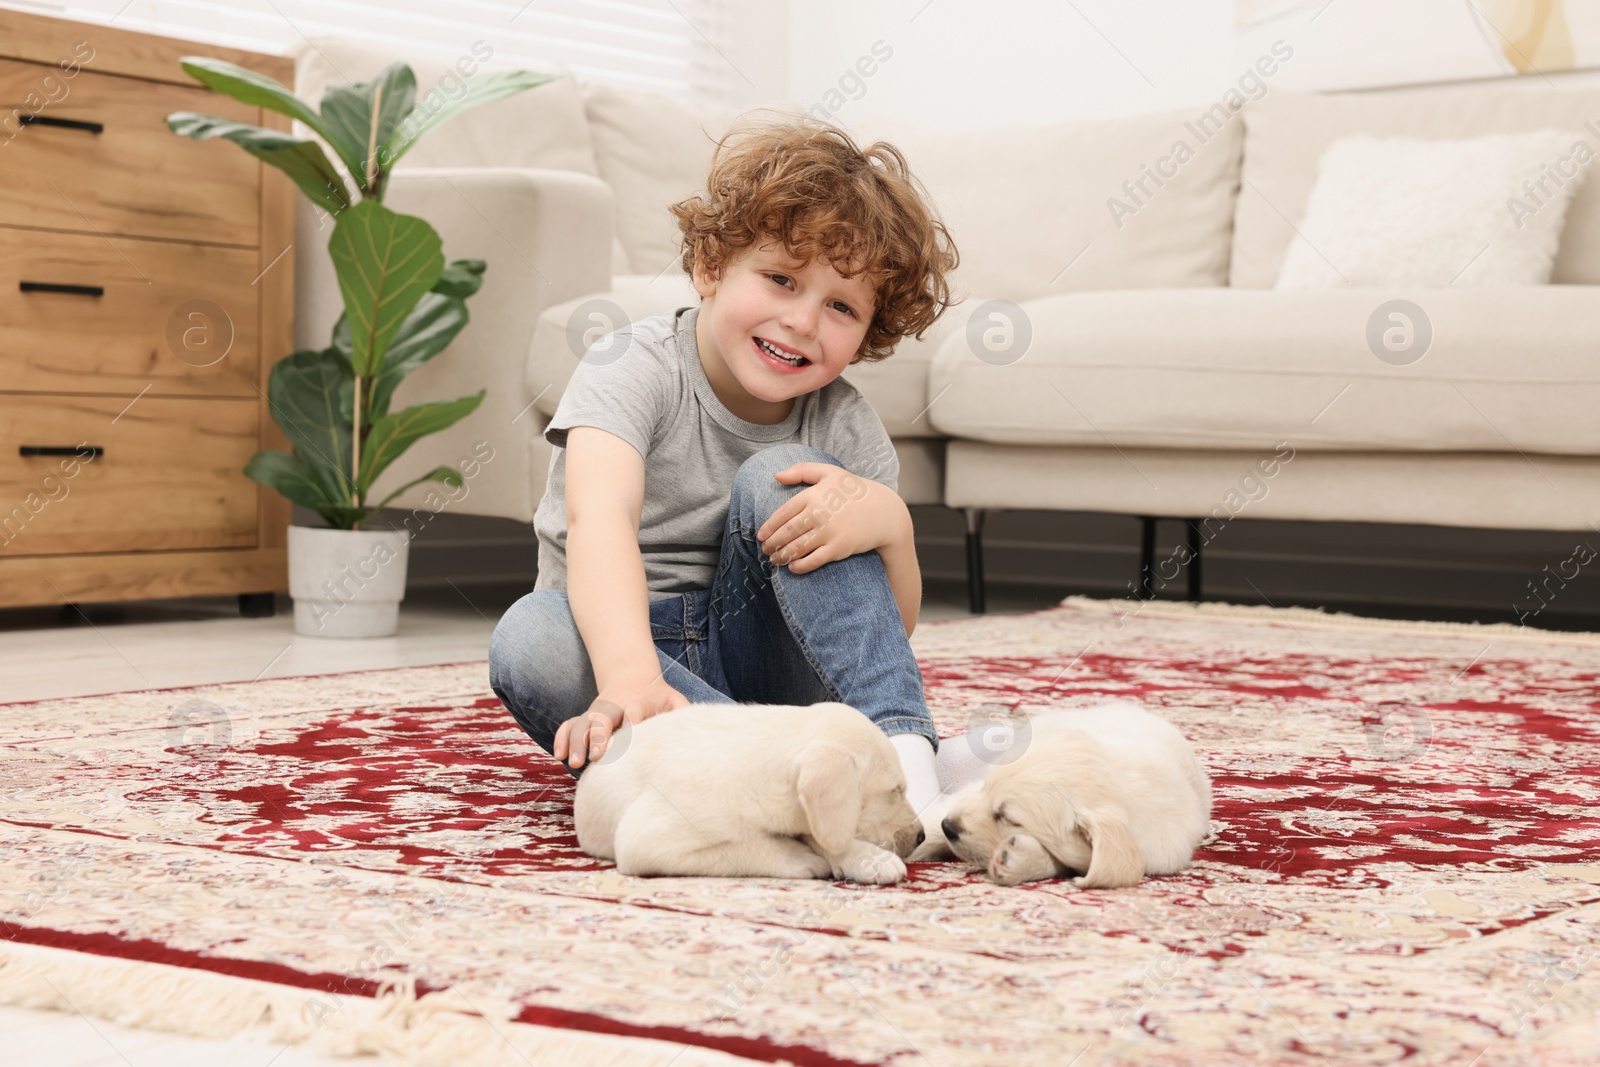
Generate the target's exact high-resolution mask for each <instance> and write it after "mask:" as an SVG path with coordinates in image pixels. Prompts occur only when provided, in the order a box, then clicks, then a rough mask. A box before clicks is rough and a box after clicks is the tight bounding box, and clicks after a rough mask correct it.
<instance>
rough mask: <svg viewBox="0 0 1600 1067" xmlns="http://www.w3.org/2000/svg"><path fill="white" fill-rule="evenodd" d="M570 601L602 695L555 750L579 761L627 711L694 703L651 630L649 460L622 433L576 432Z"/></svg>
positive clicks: (601, 747) (597, 751) (571, 436)
mask: <svg viewBox="0 0 1600 1067" xmlns="http://www.w3.org/2000/svg"><path fill="white" fill-rule="evenodd" d="M566 465H567V602H568V604H569V605H570V606H571V608H572V618H573V621H574V622H576V623H577V626H578V633H579V635H580V636H581V637H582V638H583V645H584V648H585V650H586V651H587V652H588V654H589V663H590V665H591V667H592V668H593V669H594V678H595V685H596V688H597V690H598V693H597V698H596V700H595V702H594V704H593V705H591V706H590V707H589V708H588V709H587V710H582V711H579V712H578V713H576V714H574V715H573V716H572V717H571V718H569V719H568V720H567V721H566V722H564V723H562V724H561V726H560V728H559V729H557V730H556V736H555V741H554V744H553V745H552V748H551V755H553V756H555V758H556V759H558V760H566V761H567V762H569V763H570V764H571V765H572V767H573V769H574V770H576V769H577V768H579V767H581V766H583V763H584V761H585V760H586V759H587V760H590V761H593V760H597V759H599V758H600V757H601V756H602V755H604V753H605V750H606V747H607V745H608V744H609V742H610V739H611V735H612V733H614V732H615V731H616V730H618V729H620V728H621V727H622V724H623V722H624V720H627V721H631V722H641V721H643V720H644V719H647V718H649V717H650V716H652V715H657V714H660V713H661V712H663V711H670V710H672V709H673V708H681V707H683V706H684V705H685V704H688V703H689V698H688V697H686V696H684V695H683V694H682V693H680V692H678V691H677V690H676V689H674V688H673V687H672V685H671V683H669V682H668V681H667V680H666V679H665V678H664V677H663V674H662V671H661V667H660V662H661V661H660V656H659V655H658V654H657V652H656V646H655V642H654V640H652V638H651V636H650V593H649V589H648V586H647V584H646V582H645V574H644V559H643V557H642V556H641V555H640V554H639V519H640V512H641V511H642V510H643V508H644V460H643V459H642V458H641V457H640V455H639V453H638V451H637V450H635V449H634V447H633V446H632V445H630V444H628V443H627V442H626V441H624V440H622V439H621V438H620V437H617V436H616V435H615V434H612V433H608V432H607V431H605V430H601V429H599V428H597V427H593V426H577V427H574V428H573V429H572V430H571V431H570V432H569V433H568V434H567V456H566Z"/></svg>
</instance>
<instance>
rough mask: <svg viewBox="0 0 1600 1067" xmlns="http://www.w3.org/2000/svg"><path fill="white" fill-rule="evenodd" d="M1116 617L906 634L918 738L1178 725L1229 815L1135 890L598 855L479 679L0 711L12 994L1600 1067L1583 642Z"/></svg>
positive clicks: (747, 1041) (1248, 618) (443, 675)
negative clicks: (599, 859)
mask: <svg viewBox="0 0 1600 1067" xmlns="http://www.w3.org/2000/svg"><path fill="white" fill-rule="evenodd" d="M1133 607H1134V605H1133V604H1132V603H1131V602H1126V601H1119V602H1104V601H1092V600H1086V599H1081V598H1073V599H1070V600H1067V601H1065V602H1063V603H1062V604H1061V605H1060V606H1058V607H1056V608H1052V609H1050V610H1047V611H1040V612H1034V613H1031V614H1027V615H1020V616H995V617H985V618H977V619H962V620H952V621H948V622H939V623H925V624H923V625H922V626H920V627H919V628H918V630H917V634H916V637H915V639H914V642H913V643H914V645H915V647H916V649H917V652H918V655H919V656H920V657H921V658H922V663H923V671H924V676H925V679H926V683H927V696H928V702H929V705H930V706H931V707H932V708H933V709H934V714H935V716H936V718H937V720H938V723H939V727H940V734H941V736H950V735H954V734H957V733H960V732H962V731H963V730H964V729H966V728H967V727H968V726H969V725H971V724H973V723H975V722H976V721H979V720H981V719H983V718H985V717H987V716H989V715H990V714H991V713H993V712H995V711H996V710H997V709H1009V708H1015V707H1019V706H1020V707H1022V708H1025V709H1036V708H1043V707H1054V706H1065V705H1074V704H1081V703H1089V702H1093V701H1096V700H1099V699H1102V698H1106V697H1125V696H1132V697H1136V698H1139V699H1142V700H1144V701H1145V702H1147V703H1148V704H1149V705H1151V706H1152V707H1154V708H1155V709H1157V710H1159V711H1160V712H1161V713H1163V714H1165V715H1166V716H1168V717H1169V718H1170V719H1172V721H1174V722H1175V723H1176V724H1177V725H1178V726H1179V727H1180V728H1181V729H1182V730H1183V731H1184V732H1185V733H1186V734H1187V735H1188V736H1189V738H1190V739H1191V740H1192V741H1193V743H1194V745H1195V748H1196V750H1197V751H1198V752H1199V754H1200V757H1201V761H1202V762H1203V763H1204V764H1205V766H1206V767H1207V769H1208V770H1209V771H1210V773H1211V775H1212V776H1213V781H1214V784H1215V792H1216V805H1215V813H1214V820H1213V826H1214V836H1213V838H1212V839H1211V840H1210V841H1209V842H1208V844H1207V846H1206V847H1205V849H1204V850H1203V851H1202V852H1201V853H1199V854H1198V855H1197V857H1196V863H1195V864H1194V866H1193V867H1192V868H1191V869H1190V870H1188V871H1185V872H1183V873H1182V874H1179V875H1174V876H1169V877H1165V878H1160V879H1152V880H1149V881H1146V882H1145V883H1143V884H1142V885H1140V886H1138V887H1136V888H1133V889H1124V890H1099V891H1080V890H1076V889H1074V888H1073V887H1072V886H1071V884H1070V883H1066V882H1045V883H1034V884H1030V885H1025V886H1021V887H1018V888H1013V889H1006V888H1000V887H997V886H993V885H991V884H989V883H988V882H987V881H985V880H984V879H983V878H982V877H981V876H980V875H979V874H978V873H977V872H974V871H969V870H967V869H966V868H964V867H963V866H960V865H957V864H919V865H913V867H912V873H911V878H910V880H909V881H907V882H906V883H904V884H902V885H899V886H892V887H865V886H857V885H850V884H844V883H837V884H836V883H830V882H823V881H817V882H791V881H782V882H780V881H762V880H748V881H737V880H718V879H637V878H624V877H620V876H618V875H616V874H615V873H613V872H612V871H610V870H608V869H607V868H606V866H605V865H602V864H599V863H596V862H594V861H591V860H590V859H589V858H588V857H586V856H584V855H583V854H582V853H581V852H580V851H579V850H578V848H577V843H576V840H575V838H574V836H573V828H572V822H571V817H570V816H571V807H572V786H571V780H570V778H569V776H568V775H567V774H566V773H565V771H564V770H562V769H561V768H559V767H557V766H556V765H555V764H553V763H551V762H549V761H547V760H546V758H545V757H544V756H543V755H542V754H540V753H539V752H538V751H537V750H536V749H535V748H534V746H533V745H532V743H531V742H529V741H528V740H527V739H526V738H525V737H524V736H523V735H522V734H521V732H520V731H518V730H517V729H516V727H515V726H514V725H513V724H512V722H511V720H510V718H509V716H508V715H507V714H506V713H505V712H504V710H503V709H502V708H501V707H500V704H499V701H498V700H497V699H496V698H495V697H494V696H493V694H492V693H491V692H490V691H489V688H488V684H487V667H486V664H485V663H483V662H475V663H464V664H453V665H448V666H443V667H430V668H411V669H400V670H388V671H369V672H360V673H352V674H339V675H323V676H310V677H300V678H290V679H284V680H277V681H270V682H258V683H255V684H237V685H214V686H203V687H197V688H193V689H184V690H165V691H146V692H134V693H120V694H115V695H111V696H99V697H87V698H81V699H70V700H46V701H36V702H31V703H21V704H10V705H3V706H0V775H3V786H4V795H5V797H6V798H7V799H6V807H5V809H4V813H3V820H0V933H3V936H4V940H0V1002H7V1003H23V1004H33V1005H49V1006H56V1007H62V1008H67V1007H68V1006H71V1007H72V1008H76V1009H78V1010H81V1011H84V1012H86V1013H89V1014H95V1015H101V1016H104V1017H108V1018H116V1019H119V1020H120V1021H123V1022H125V1023H131V1024H134V1025H144V1026H150V1027H157V1028H167V1029H175V1030H179V1031H183V1032H188V1033H195V1034H202V1035H222V1034H227V1033H232V1032H235V1031H238V1030H240V1029H243V1028H245V1027H248V1026H251V1025H253V1024H256V1023H265V1024H268V1025H270V1026H271V1027H272V1028H273V1029H274V1030H275V1031H276V1033H277V1035H278V1039H279V1040H282V1041H307V1042H311V1043H312V1047H315V1048H319V1049H325V1050H328V1051H332V1052H338V1053H346V1054H355V1053H359V1052H363V1051H384V1052H386V1053H388V1054H389V1055H390V1056H391V1057H392V1058H393V1059H395V1060H399V1061H405V1062H412V1063H439V1064H451V1065H470V1064H480V1063H482V1064H490V1063H508V1064H510V1063H515V1064H546V1063H548V1064H602V1063H603V1064H612V1063H615V1064H630V1065H633V1064H645V1065H651V1064H656V1065H661V1067H665V1065H668V1064H675V1065H677V1067H691V1065H698V1064H730V1063H735V1062H739V1059H740V1058H747V1059H751V1060H757V1061H764V1062H789V1063H794V1064H803V1065H811V1064H819V1065H832V1064H855V1063H860V1064H894V1065H900V1064H906V1065H910V1064H931V1065H935V1067H945V1065H951V1067H957V1065H959V1067H970V1065H1008V1067H1009V1065H1014V1064H1035V1063H1037V1064H1051V1065H1058V1067H1065V1065H1067V1064H1068V1063H1072V1062H1075V1063H1077V1064H1078V1065H1081V1067H1089V1065H1094V1064H1108V1065H1109V1064H1135V1063H1139V1064H1187V1063H1204V1064H1302V1063H1304V1064H1310V1063H1321V1064H1361V1065H1365V1064H1379V1063H1394V1062H1401V1061H1404V1062H1406V1063H1408V1064H1430V1065H1431V1064H1440V1065H1445V1064H1449V1065H1453V1067H1497V1065H1509V1064H1558V1065H1561V1064H1574V1065H1576V1064H1593V1063H1595V1062H1596V1061H1597V1058H1600V1053H1597V1051H1596V1049H1597V1048H1600V1018H1597V1016H1596V1011H1597V1008H1600V972H1597V968H1596V966H1595V958H1596V955H1597V954H1600V856H1597V843H1600V820H1597V818H1596V815H1595V806H1596V795H1597V793H1600V746H1597V742H1600V636H1597V635H1572V634H1566V635H1562V634H1549V633H1541V632H1537V631H1530V630H1518V629H1515V628H1512V627H1449V626H1418V625H1411V624H1405V623H1385V622H1374V621H1370V620H1358V619H1351V618H1349V617H1347V616H1323V615H1320V614H1318V613H1314V612H1305V611H1288V612H1273V611H1271V610H1270V609H1245V608H1227V607H1225V606H1220V605H1209V606H1207V607H1205V608H1204V609H1202V610H1200V611H1195V610H1193V609H1191V608H1190V607H1188V606H1187V605H1182V604H1167V603H1155V604H1149V605H1146V606H1145V607H1144V609H1143V610H1142V611H1139V612H1138V613H1137V614H1135V615H1127V614H1126V613H1127V612H1128V611H1130V610H1131V609H1132V608H1133ZM513 1046H515V1048H513ZM1075 1057H1076V1060H1075V1059H1074V1058H1075Z"/></svg>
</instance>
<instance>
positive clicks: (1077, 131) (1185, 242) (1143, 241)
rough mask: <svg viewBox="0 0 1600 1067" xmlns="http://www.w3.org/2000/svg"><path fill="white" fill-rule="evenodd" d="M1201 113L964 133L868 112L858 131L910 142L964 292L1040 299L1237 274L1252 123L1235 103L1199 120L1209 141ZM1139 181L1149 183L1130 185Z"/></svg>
mask: <svg viewBox="0 0 1600 1067" xmlns="http://www.w3.org/2000/svg"><path fill="white" fill-rule="evenodd" d="M1193 120H1194V115H1193V113H1192V112H1189V111H1184V112H1161V113H1157V114H1148V115H1134V116H1129V117H1123V118H1116V119H1107V120H1096V121H1079V122H1063V123H1055V124H1052V125H1048V126H1017V127H1009V128H999V129H988V130H977V131H971V132H957V133H935V132H931V131H928V130H924V129H919V128H916V127H912V126H906V125H902V124H899V123H890V122H886V121H882V120H864V121H863V122H862V123H861V124H860V126H859V129H858V131H857V132H858V134H859V139H860V140H861V141H862V143H863V144H866V143H870V142H871V141H873V140H886V141H888V142H889V143H890V144H892V145H894V146H895V147H896V148H898V149H900V151H901V152H902V153H904V154H905V156H906V162H907V163H908V164H909V166H910V168H911V173H912V174H913V175H914V176H915V177H916V178H917V179H918V180H920V181H921V182H922V183H923V185H925V186H926V187H927V189H928V192H929V194H930V195H931V196H932V198H933V201H934V203H935V205H936V207H937V209H938V211H939V213H940V215H941V217H942V218H943V219H944V222H945V225H946V226H947V227H949V229H950V233H951V236H952V237H953V238H954V240H955V244H956V248H957V249H958V250H959V251H960V253H961V266H960V267H959V268H958V269H957V279H956V281H957V288H958V290H959V292H960V294H961V295H967V294H974V293H984V294H989V295H992V296H998V297H1003V298H1005V299H1008V300H1028V299H1032V298H1033V297H1038V296H1044V295H1046V294H1048V293H1059V292H1064V291H1071V290H1079V289H1131V288H1142V287H1146V286H1149V287H1173V286H1191V285H1225V284H1226V283H1227V276H1228V255H1229V232H1230V230H1231V229H1232V226H1233V210H1234V196H1235V193H1236V190H1237V189H1238V185H1239V151H1240V145H1241V143H1242V141H1243V127H1242V124H1241V122H1240V120H1239V117H1238V115H1237V114H1235V115H1233V116H1232V117H1231V118H1230V119H1228V120H1227V121H1225V122H1223V121H1218V123H1217V125H1216V127H1215V128H1212V127H1207V128H1206V129H1205V130H1203V131H1199V132H1200V133H1205V134H1207V139H1206V140H1205V141H1203V142H1202V140H1201V138H1200V136H1199V133H1197V132H1196V130H1195V129H1193V128H1192V127H1193ZM1180 143H1181V144H1182V145H1183V146H1185V147H1184V148H1183V149H1180V148H1179V145H1180ZM1186 153H1187V155H1186ZM1180 156H1184V157H1185V161H1184V162H1181V163H1180V162H1179V157H1180ZM1163 161H1165V162H1163ZM1145 168H1151V169H1148V170H1147V169H1145ZM1155 168H1159V169H1160V170H1161V171H1163V172H1166V173H1167V174H1169V175H1170V177H1165V178H1164V177H1161V175H1160V174H1157V173H1156V171H1155ZM1151 175H1154V176H1153V177H1152V176H1151ZM1140 181H1143V182H1144V188H1145V191H1147V192H1148V193H1149V194H1150V195H1148V196H1146V195H1145V194H1144V193H1143V192H1141V191H1140V190H1139V189H1138V188H1137V186H1135V187H1134V188H1133V191H1132V193H1131V194H1130V193H1129V191H1128V190H1127V189H1124V187H1123V183H1124V182H1129V183H1137V182H1140ZM1157 182H1159V183H1160V184H1159V185H1158V184H1157Z"/></svg>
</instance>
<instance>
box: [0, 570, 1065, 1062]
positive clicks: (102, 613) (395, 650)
mask: <svg viewBox="0 0 1600 1067" xmlns="http://www.w3.org/2000/svg"><path fill="white" fill-rule="evenodd" d="M522 592H523V590H518V589H510V588H480V587H472V588H467V589H457V588H453V587H451V588H445V589H443V590H433V591H427V592H413V593H411V594H408V596H407V599H406V601H405V603H404V604H403V605H402V607H401V613H400V631H399V633H398V634H396V635H395V636H394V637H387V638H375V639H370V640H340V639H334V638H317V637H302V636H299V635H297V634H295V633H294V619H293V616H292V614H290V611H291V608H290V605H289V603H288V600H287V598H286V597H283V596H280V597H279V604H278V614H277V615H276V616H274V617H272V618H266V619H243V618H240V617H239V614H238V608H237V604H236V601H235V600H234V598H233V597H214V598H198V599H194V600H184V601H179V600H169V601H147V602H138V603H128V604H86V605H83V606H82V607H81V608H76V607H65V608H59V609H58V608H22V609H9V610H0V704H4V703H8V702H15V701H22V700H40V699H45V698H50V697H62V696H88V695H91V694H96V693H114V692H121V691H124V690H130V689H152V688H154V689H165V688H174V687H179V686H188V685H202V684H205V683H210V682H238V681H255V680H259V679H265V678H274V677H284V676H287V675H297V674H325V673H333V672H337V671H351V670H366V669H373V668H381V667H400V666H415V665H422V664H429V663H459V662H463V661H466V660H477V659H485V658H487V656H488V648H489V636H490V634H491V633H493V632H494V626H495V623H496V622H497V621H498V620H499V618H500V615H501V614H502V613H503V612H504V611H505V609H506V608H507V607H509V606H510V605H511V604H512V603H514V602H515V600H516V598H517V597H518V596H519V595H521V593H522ZM924 592H925V594H926V596H925V600H924V603H923V609H922V613H921V616H920V619H922V620H933V619H940V618H954V617H960V616H965V615H967V614H968V613H967V610H966V599H965V593H964V592H963V590H962V588H961V587H960V586H958V585H954V584H952V585H949V586H945V587H941V586H937V585H934V584H931V583H930V584H929V585H928V586H927V587H926V588H925V590H924ZM1059 599H1060V594H1055V593H1052V592H1051V591H1048V590H1033V591H1030V590H1012V591H1006V590H996V589H991V590H990V591H989V604H988V608H989V611H990V613H992V614H1000V613H1004V612H1011V611H1029V610H1036V609H1039V608H1043V607H1048V606H1049V605H1051V604H1053V603H1056V602H1057V601H1059ZM484 686H485V688H486V689H487V687H488V678H487V675H486V676H485V678H484ZM0 1034H3V1035H5V1050H4V1053H3V1054H0V1061H3V1062H4V1063H5V1064H7V1065H11V1067H188V1065H195V1067H202V1065H203V1067H235V1065H237V1067H335V1065H343V1067H348V1064H349V1063H350V1062H352V1061H349V1060H333V1059H325V1058H321V1057H317V1056H313V1055H309V1054H308V1053H305V1052H303V1051H301V1050H298V1049H296V1048H293V1047H288V1048H285V1047H284V1046H282V1045H276V1044H272V1043H270V1042H267V1041H265V1040H264V1039H263V1038H261V1037H259V1036H254V1035H251V1036H245V1037H239V1038H235V1039H233V1040H231V1041H202V1040H197V1039H194V1038H188V1037H180V1036H176V1035H170V1034H159V1033H152V1032H149V1031H141V1030H132V1029H128V1028H126V1027H121V1026H117V1025H115V1024H113V1023H109V1022H106V1021H104V1020H101V1019H89V1018H87V1017H84V1016H79V1015H71V1014H67V1013H64V1012H54V1011H42V1010H31V1009H24V1008H10V1007H0Z"/></svg>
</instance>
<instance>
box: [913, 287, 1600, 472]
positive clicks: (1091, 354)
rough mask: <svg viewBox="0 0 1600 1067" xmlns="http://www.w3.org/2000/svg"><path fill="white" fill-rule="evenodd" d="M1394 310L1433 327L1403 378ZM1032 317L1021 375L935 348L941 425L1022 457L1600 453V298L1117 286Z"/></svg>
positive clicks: (1044, 305) (1517, 290)
mask: <svg viewBox="0 0 1600 1067" xmlns="http://www.w3.org/2000/svg"><path fill="white" fill-rule="evenodd" d="M1394 299H1408V300H1411V301H1413V302H1415V303H1416V304H1417V305H1419V306H1420V307H1421V308H1422V309H1423V310H1424V314H1425V315H1426V317H1427V320H1428V321H1429V322H1430V323H1431V331H1432V341H1431V346H1430V347H1428V348H1427V349H1425V350H1423V349H1418V351H1423V352H1424V354H1423V355H1422V356H1421V357H1420V358H1418V359H1416V361H1415V362H1410V363H1407V364H1405V365H1396V363H1395V362H1394V361H1393V357H1391V358H1390V359H1380V358H1378V356H1377V355H1375V354H1374V348H1373V347H1371V346H1369V341H1368V336H1369V329H1371V328H1372V327H1373V326H1376V327H1377V329H1376V335H1377V336H1378V337H1380V338H1381V336H1382V333H1383V330H1384V329H1386V328H1391V320H1389V319H1388V317H1387V313H1385V314H1375V313H1377V312H1378V311H1379V310H1380V308H1382V307H1383V305H1384V304H1386V303H1387V302H1389V301H1391V300H1394ZM1022 308H1023V310H1024V311H1025V312H1026V313H1027V314H1028V316H1029V318H1030V321H1031V324H1032V331H1033V340H1032V344H1031V346H1030V347H1029V348H1028V349H1027V351H1026V352H1025V353H1024V354H1023V356H1022V357H1021V358H1020V359H1017V360H1016V361H1014V362H1009V363H1002V364H996V363H993V362H987V361H985V360H982V359H979V358H977V357H976V356H975V355H974V354H973V352H972V351H971V350H970V349H969V348H968V345H967V340H966V338H965V337H961V336H956V337H951V338H949V339H948V340H947V341H946V342H945V343H944V344H943V345H941V346H940V348H939V351H938V353H937V354H936V355H935V357H934V363H933V368H932V372H931V376H930V380H929V383H928V387H929V389H930V390H931V393H930V396H934V397H937V399H936V400H935V401H934V403H933V407H932V409H931V410H930V411H929V417H930V418H931V419H932V420H933V425H934V427H935V428H936V429H938V430H941V431H943V432H944V433H948V434H952V435H955V436H958V437H966V438H972V439H974V440H979V441H989V442H995V443H1001V444H1028V445H1094V446H1100V447H1104V446H1106V445H1114V446H1118V447H1125V446H1129V447H1138V448H1195V449H1214V448H1249V449H1271V448H1273V447H1274V446H1275V445H1276V444H1277V443H1278V442H1281V441H1288V442H1289V443H1290V444H1292V445H1293V446H1294V447H1295V448H1297V449H1309V450H1313V451H1315V450H1335V451H1339V450H1381V451H1400V452H1404V451H1420V452H1426V451H1483V452H1514V451H1519V450H1520V451H1522V452H1526V453H1538V452H1552V453H1567V454H1595V453H1600V419H1596V418H1595V417H1594V412H1595V411H1596V410H1597V408H1600V360H1597V359H1596V356H1595V352H1594V338H1595V337H1596V336H1597V335H1600V287H1593V286H1559V285H1535V286H1521V287H1508V288H1504V289H1418V290H1412V291H1406V290H1391V289H1381V290H1379V289H1324V290H1277V291H1274V290H1262V289H1230V288H1217V289H1165V290H1143V291H1134V290H1122V291H1110V292H1098V293H1064V294H1060V295H1057V296H1051V297H1044V298H1041V299H1039V300H1034V301H1030V302H1028V303H1025V304H1023V305H1022ZM1386 310H1387V309H1385V312H1386ZM1412 318H1413V319H1414V320H1415V318H1416V316H1415V315H1413V316H1412ZM1535 327H1536V328H1535ZM1421 337H1422V333H1421V331H1420V330H1419V331H1418V332H1417V333H1416V334H1415V335H1414V338H1415V341H1414V343H1417V344H1421ZM1376 343H1377V344H1378V346H1379V347H1381V341H1379V342H1376ZM1405 358H1411V357H1410V356H1409V355H1407V356H1406V357H1405ZM1129 474H1130V476H1131V477H1137V475H1135V474H1134V473H1133V472H1132V471H1130V472H1129ZM1529 476H1530V477H1537V475H1536V474H1535V473H1534V472H1533V471H1532V470H1530V471H1529Z"/></svg>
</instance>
